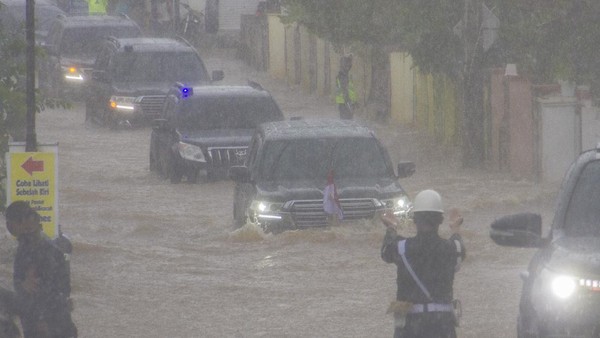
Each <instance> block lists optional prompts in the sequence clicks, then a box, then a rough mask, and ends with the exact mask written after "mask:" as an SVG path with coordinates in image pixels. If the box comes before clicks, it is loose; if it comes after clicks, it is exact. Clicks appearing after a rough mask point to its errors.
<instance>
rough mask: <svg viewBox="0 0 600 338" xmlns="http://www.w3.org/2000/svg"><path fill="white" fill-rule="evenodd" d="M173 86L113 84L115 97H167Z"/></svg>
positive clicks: (145, 83)
mask: <svg viewBox="0 0 600 338" xmlns="http://www.w3.org/2000/svg"><path fill="white" fill-rule="evenodd" d="M207 83H208V82H196V83H190V84H189V85H190V86H195V85H202V84H207ZM172 86H173V81H159V82H133V81H132V82H115V83H114V84H113V87H114V93H115V95H122V96H142V95H167V93H168V92H169V89H171V87H172Z"/></svg>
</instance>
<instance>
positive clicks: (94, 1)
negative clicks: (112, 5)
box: [87, 0, 108, 14]
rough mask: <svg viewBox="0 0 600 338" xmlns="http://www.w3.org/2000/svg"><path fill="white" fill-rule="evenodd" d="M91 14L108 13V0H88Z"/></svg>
mask: <svg viewBox="0 0 600 338" xmlns="http://www.w3.org/2000/svg"><path fill="white" fill-rule="evenodd" d="M87 3H88V12H89V13H90V14H106V6H107V5H108V0H87Z"/></svg>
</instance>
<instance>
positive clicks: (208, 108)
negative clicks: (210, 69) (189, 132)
mask: <svg viewBox="0 0 600 338" xmlns="http://www.w3.org/2000/svg"><path fill="white" fill-rule="evenodd" d="M178 116H179V121H178V125H179V126H181V128H184V127H185V128H186V129H254V128H256V127H257V126H258V125H259V124H261V123H264V122H270V121H279V120H282V119H283V115H282V114H281V111H280V110H279V107H278V106H277V104H276V103H275V101H273V99H272V98H270V97H244V96H239V97H235V96H219V97H206V98H205V97H202V98H201V99H198V100H185V101H183V102H182V106H181V110H180V113H179V115H178Z"/></svg>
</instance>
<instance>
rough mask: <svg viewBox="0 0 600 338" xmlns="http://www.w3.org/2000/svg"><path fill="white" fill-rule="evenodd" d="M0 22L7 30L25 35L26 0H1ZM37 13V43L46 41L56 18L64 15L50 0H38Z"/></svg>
mask: <svg viewBox="0 0 600 338" xmlns="http://www.w3.org/2000/svg"><path fill="white" fill-rule="evenodd" d="M0 3H1V5H0V24H1V26H2V30H4V31H5V32H15V33H17V34H22V36H23V38H24V37H25V4H26V1H24V0H2V1H0ZM34 14H35V40H36V43H40V42H42V41H44V39H45V38H46V36H47V35H48V30H49V29H50V25H51V24H52V22H53V21H54V19H55V18H56V17H57V16H59V15H64V14H65V12H63V11H62V10H61V9H60V8H59V7H58V6H56V3H54V2H53V1H50V0H36V1H35V6H34Z"/></svg>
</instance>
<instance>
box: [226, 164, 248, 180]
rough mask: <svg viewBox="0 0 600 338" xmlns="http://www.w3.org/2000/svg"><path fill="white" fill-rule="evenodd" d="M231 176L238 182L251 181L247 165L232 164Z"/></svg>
mask: <svg viewBox="0 0 600 338" xmlns="http://www.w3.org/2000/svg"><path fill="white" fill-rule="evenodd" d="M228 174H229V178H231V179H232V180H234V181H236V182H240V183H244V182H248V181H250V169H248V167H246V166H240V165H238V166H232V167H230V168H229V172H228Z"/></svg>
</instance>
